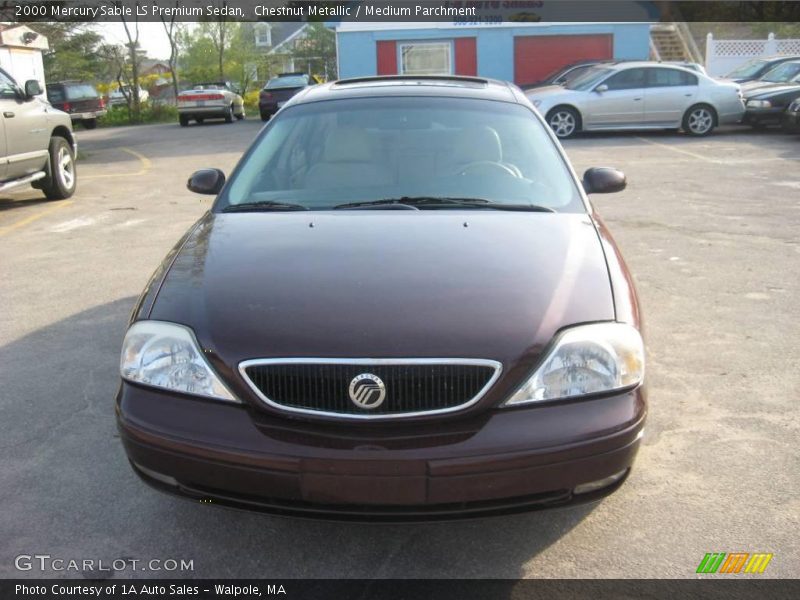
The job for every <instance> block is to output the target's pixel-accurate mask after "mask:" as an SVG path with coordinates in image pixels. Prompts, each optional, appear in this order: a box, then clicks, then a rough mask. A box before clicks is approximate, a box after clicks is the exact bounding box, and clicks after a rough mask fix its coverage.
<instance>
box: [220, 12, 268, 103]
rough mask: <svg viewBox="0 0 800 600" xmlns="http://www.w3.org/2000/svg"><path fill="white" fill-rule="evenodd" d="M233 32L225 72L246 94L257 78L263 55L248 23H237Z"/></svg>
mask: <svg viewBox="0 0 800 600" xmlns="http://www.w3.org/2000/svg"><path fill="white" fill-rule="evenodd" d="M231 34H232V35H231V38H230V40H231V41H230V48H229V50H228V54H227V59H226V61H225V73H226V74H227V75H228V77H229V78H230V79H232V80H235V81H236V82H237V84H238V86H239V92H240V93H241V94H242V95H244V94H246V93H247V91H248V89H249V88H250V86H251V85H252V84H253V83H254V82H255V80H256V79H257V72H258V63H259V62H260V61H261V60H262V58H263V56H262V53H261V52H260V51H259V49H258V48H257V47H256V42H255V37H254V36H253V29H252V27H250V26H249V24H248V23H236V27H235V28H234V29H233V31H232V32H231Z"/></svg>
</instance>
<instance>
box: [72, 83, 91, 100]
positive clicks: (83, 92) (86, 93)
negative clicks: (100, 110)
mask: <svg viewBox="0 0 800 600" xmlns="http://www.w3.org/2000/svg"><path fill="white" fill-rule="evenodd" d="M82 98H97V90H96V89H94V87H93V86H91V85H68V86H67V99H68V100H80V99H82Z"/></svg>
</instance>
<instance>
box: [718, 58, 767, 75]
mask: <svg viewBox="0 0 800 600" xmlns="http://www.w3.org/2000/svg"><path fill="white" fill-rule="evenodd" d="M765 64H766V61H763V60H761V59H758V58H754V59H753V60H749V61H747V62H746V63H744V64H743V65H742V66H740V67H737V68H735V69H734V70H733V71H731V72H730V73H728V74H727V75H726V76H725V77H729V78H730V79H740V78H743V77H753V76H754V75H757V74H758V72H759V71H761V69H763V68H764V65H765Z"/></svg>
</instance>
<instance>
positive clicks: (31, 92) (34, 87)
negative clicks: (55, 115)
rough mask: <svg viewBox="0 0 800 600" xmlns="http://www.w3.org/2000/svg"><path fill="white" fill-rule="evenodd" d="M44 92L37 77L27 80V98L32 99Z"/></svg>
mask: <svg viewBox="0 0 800 600" xmlns="http://www.w3.org/2000/svg"><path fill="white" fill-rule="evenodd" d="M41 93H42V86H40V85H39V82H38V81H36V80H35V79H29V80H28V81H26V82H25V99H26V100H30V99H31V98H33V97H34V96H38V95H39V94H41Z"/></svg>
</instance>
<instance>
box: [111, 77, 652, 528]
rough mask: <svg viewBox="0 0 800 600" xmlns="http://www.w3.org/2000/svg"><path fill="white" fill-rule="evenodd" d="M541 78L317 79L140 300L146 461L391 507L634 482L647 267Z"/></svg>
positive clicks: (127, 403)
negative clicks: (602, 205)
mask: <svg viewBox="0 0 800 600" xmlns="http://www.w3.org/2000/svg"><path fill="white" fill-rule="evenodd" d="M624 186H625V179H624V176H623V175H622V173H620V172H619V171H616V170H613V169H608V168H598V169H589V170H588V171H587V172H586V173H585V175H584V177H583V181H582V182H581V181H579V180H578V179H577V177H576V175H575V173H574V171H573V170H572V168H571V166H570V164H569V162H568V161H567V158H566V156H565V155H564V153H563V151H562V149H561V147H560V145H559V144H558V141H557V140H556V139H555V137H554V135H553V133H552V132H551V131H550V130H549V128H548V127H547V125H546V123H545V122H544V121H543V120H542V118H541V117H540V116H539V115H538V114H537V113H536V111H535V110H534V108H533V106H532V105H531V104H530V103H529V102H528V100H527V99H526V98H525V96H524V95H523V94H522V92H521V91H520V90H519V89H517V88H515V87H513V86H510V85H508V84H505V83H500V82H494V81H489V80H483V79H478V78H455V77H438V78H437V77H433V78H426V77H394V78H380V77H379V78H365V79H354V80H345V81H339V82H334V83H329V84H325V85H320V86H314V87H310V88H307V89H306V90H304V91H302V92H301V93H299V94H298V95H297V96H295V97H294V98H293V99H292V100H290V101H289V103H288V104H287V105H286V106H285V107H284V108H282V109H281V110H280V111H279V112H278V113H277V115H276V117H275V118H274V119H273V120H272V121H271V122H270V123H269V125H268V126H267V127H265V128H264V129H263V130H262V132H261V133H260V134H259V135H258V137H257V138H256V140H255V141H254V143H253V144H252V146H251V147H250V149H249V150H248V151H247V152H246V153H245V155H244V156H243V158H242V159H241V161H240V162H239V164H238V166H237V167H236V169H235V170H234V172H233V174H232V175H231V177H230V178H229V179H228V180H227V182H226V181H225V176H224V175H223V174H222V172H220V171H218V170H216V169H206V170H203V171H198V172H197V173H195V174H194V175H193V176H192V177H191V179H190V180H189V188H190V189H192V190H194V191H196V192H200V193H207V194H217V198H216V201H215V202H214V204H213V206H212V208H211V210H210V211H209V212H208V213H206V214H205V215H204V216H203V217H202V218H201V219H200V220H199V221H198V222H197V223H196V224H195V225H194V226H193V227H192V228H191V229H190V230H189V231H188V232H187V233H186V234H185V236H184V237H183V239H181V240H180V242H178V244H177V245H176V246H175V248H174V249H173V251H172V252H170V254H169V255H168V256H167V258H166V259H165V260H164V262H163V264H162V265H161V267H160V268H159V269H158V270H157V271H156V273H155V275H154V276H153V278H152V280H151V281H150V283H149V284H148V285H147V287H146V289H145V291H144V293H143V294H142V296H141V298H140V299H139V301H138V303H137V304H136V307H135V309H134V312H133V315H132V318H131V323H130V328H129V329H128V332H127V335H126V336H125V340H124V345H123V349H122V357H121V374H122V382H121V386H120V389H119V393H118V396H117V416H118V423H119V428H120V431H121V434H122V439H123V442H124V445H125V449H126V451H127V454H128V458H129V459H130V462H131V464H132V466H133V468H134V470H135V471H136V473H137V474H139V475H140V476H141V477H142V478H143V479H144V480H145V481H147V482H148V483H150V484H151V485H153V486H155V487H157V488H160V489H162V490H164V491H171V492H174V493H178V494H181V495H184V496H188V497H191V498H195V499H210V500H212V501H213V502H214V503H215V504H223V505H228V506H236V507H244V508H252V509H256V510H265V511H269V512H273V513H279V514H292V515H308V516H318V515H323V516H327V517H333V518H342V519H346V518H358V519H375V520H393V519H400V518H411V519H424V518H443V517H447V518H452V517H461V516H473V515H482V514H491V513H500V512H511V511H518V510H529V509H533V508H541V507H551V506H562V505H566V504H570V503H573V502H581V501H588V500H593V499H596V498H599V497H601V496H603V495H605V494H608V493H610V492H611V491H613V490H615V489H616V488H617V487H619V486H620V485H621V484H622V482H623V480H624V479H625V478H626V476H627V474H628V472H629V470H630V468H631V465H632V463H633V460H634V456H635V454H636V451H637V448H638V445H639V439H640V437H641V433H642V427H643V424H644V419H645V412H646V408H645V389H644V348H643V342H642V337H641V334H640V318H639V309H638V303H637V299H636V294H635V292H634V287H633V284H632V281H631V277H630V276H629V274H628V271H627V269H626V267H625V265H624V262H623V260H622V258H621V256H620V253H619V252H618V250H617V247H616V246H615V244H614V242H613V240H612V238H611V236H610V234H609V232H608V230H607V229H606V227H605V225H604V224H603V222H602V220H601V219H600V217H599V216H598V215H597V213H596V212H595V211H594V209H593V208H592V205H591V204H590V203H589V201H588V200H587V197H586V194H587V193H593V192H595V193H603V192H612V191H618V190H621V189H622V188H623V187H624Z"/></svg>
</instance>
